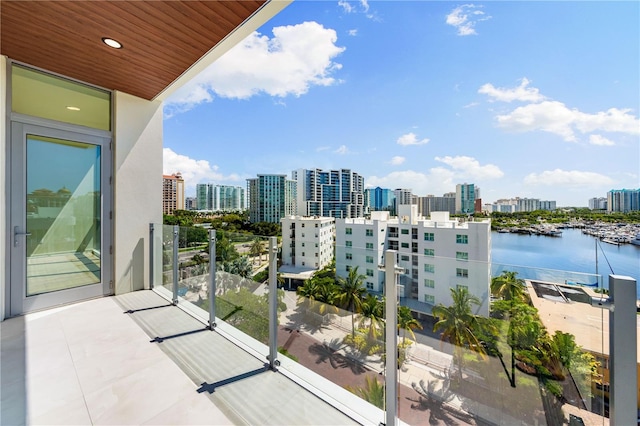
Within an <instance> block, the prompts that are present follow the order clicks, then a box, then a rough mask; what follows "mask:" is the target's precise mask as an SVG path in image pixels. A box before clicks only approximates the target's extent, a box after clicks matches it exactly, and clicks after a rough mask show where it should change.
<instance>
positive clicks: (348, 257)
mask: <svg viewBox="0 0 640 426" xmlns="http://www.w3.org/2000/svg"><path fill="white" fill-rule="evenodd" d="M388 222H389V212H388V211H374V212H371V218H370V219H363V218H353V219H336V274H337V275H338V276H341V277H345V276H347V274H348V273H349V270H350V269H351V268H354V267H356V266H357V267H358V272H359V273H360V274H361V275H364V276H365V277H366V278H365V280H364V282H365V286H366V287H367V290H368V291H371V292H377V293H381V292H382V291H383V289H384V271H379V270H378V265H381V264H382V263H383V262H382V259H383V255H384V249H385V242H386V238H387V223H388Z"/></svg>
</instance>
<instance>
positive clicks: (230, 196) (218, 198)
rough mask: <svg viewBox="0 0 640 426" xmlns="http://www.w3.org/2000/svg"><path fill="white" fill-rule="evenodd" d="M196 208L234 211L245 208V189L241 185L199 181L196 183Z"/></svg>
mask: <svg viewBox="0 0 640 426" xmlns="http://www.w3.org/2000/svg"><path fill="white" fill-rule="evenodd" d="M196 198H197V202H196V204H197V210H207V211H235V210H245V209H246V208H247V207H246V201H245V200H246V198H245V189H244V188H242V187H241V186H227V185H214V184H211V183H199V184H198V185H196Z"/></svg>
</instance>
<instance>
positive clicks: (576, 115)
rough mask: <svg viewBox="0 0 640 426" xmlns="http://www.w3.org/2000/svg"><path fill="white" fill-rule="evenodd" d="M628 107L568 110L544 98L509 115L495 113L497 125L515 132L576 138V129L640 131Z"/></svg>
mask: <svg viewBox="0 0 640 426" xmlns="http://www.w3.org/2000/svg"><path fill="white" fill-rule="evenodd" d="M629 112H630V110H628V109H617V108H610V109H609V110H607V111H601V112H597V113H595V114H588V113H584V112H581V111H578V110H577V109H569V108H568V107H567V106H566V105H565V104H563V103H562V102H558V101H545V102H541V103H539V104H529V105H525V106H522V107H518V108H516V109H515V110H513V111H512V112H510V113H508V114H503V115H498V116H496V120H497V121H498V126H499V127H502V128H505V129H508V130H513V131H516V132H528V131H534V130H542V131H545V132H549V133H554V134H556V135H559V136H561V137H563V138H564V139H565V140H566V141H569V142H575V141H577V139H576V136H575V132H576V131H579V132H581V133H583V134H586V133H591V132H594V131H603V132H619V133H626V134H631V135H638V134H640V121H638V118H636V117H634V116H633V115H631V114H629Z"/></svg>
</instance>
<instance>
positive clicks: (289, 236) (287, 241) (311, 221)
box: [280, 216, 336, 270]
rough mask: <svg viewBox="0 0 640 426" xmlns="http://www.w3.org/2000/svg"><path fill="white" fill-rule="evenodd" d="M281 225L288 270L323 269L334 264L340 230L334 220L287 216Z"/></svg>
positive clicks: (284, 258) (283, 256)
mask: <svg viewBox="0 0 640 426" xmlns="http://www.w3.org/2000/svg"><path fill="white" fill-rule="evenodd" d="M280 223H281V224H282V265H283V266H285V268H284V269H285V270H292V269H300V270H309V269H321V268H324V267H325V266H326V265H328V264H329V263H331V260H332V259H333V240H334V235H335V229H336V227H335V219H334V218H332V217H304V216H285V217H283V218H282V219H280ZM287 267H288V268H287Z"/></svg>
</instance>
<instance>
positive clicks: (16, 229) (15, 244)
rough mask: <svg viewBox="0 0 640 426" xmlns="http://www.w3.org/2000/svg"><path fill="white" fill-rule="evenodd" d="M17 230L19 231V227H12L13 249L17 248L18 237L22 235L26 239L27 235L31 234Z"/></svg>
mask: <svg viewBox="0 0 640 426" xmlns="http://www.w3.org/2000/svg"><path fill="white" fill-rule="evenodd" d="M18 229H20V227H19V226H14V227H13V246H14V247H18V237H19V236H21V235H24V236H25V237H28V236H29V235H31V232H19V231H18Z"/></svg>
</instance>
